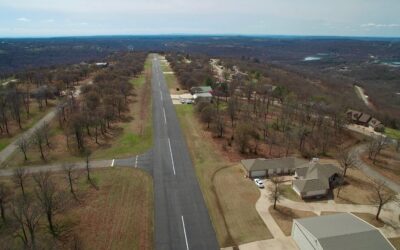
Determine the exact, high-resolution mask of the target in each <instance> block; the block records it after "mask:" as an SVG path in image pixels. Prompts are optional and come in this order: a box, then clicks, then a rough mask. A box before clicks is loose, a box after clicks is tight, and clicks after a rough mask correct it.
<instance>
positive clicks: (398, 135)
mask: <svg viewBox="0 0 400 250" xmlns="http://www.w3.org/2000/svg"><path fill="white" fill-rule="evenodd" d="M385 135H387V136H389V137H391V138H393V139H397V140H400V130H398V129H392V128H385Z"/></svg>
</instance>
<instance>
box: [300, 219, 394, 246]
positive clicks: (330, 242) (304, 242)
mask: <svg viewBox="0 0 400 250" xmlns="http://www.w3.org/2000/svg"><path fill="white" fill-rule="evenodd" d="M292 238H293V240H294V241H295V242H296V244H297V246H298V247H299V248H300V249H301V250H309V249H321V250H322V249H323V250H334V249H335V250H336V249H341V250H376V249H379V250H389V249H391V250H393V249H394V247H393V245H392V244H391V243H390V242H389V241H388V240H387V239H386V238H385V237H384V236H383V235H382V233H381V232H380V231H379V230H378V229H376V228H375V227H373V226H371V225H370V224H368V223H367V222H365V221H363V220H362V219H360V218H358V217H356V216H355V215H353V214H350V213H338V214H333V215H325V216H316V217H309V218H304V219H294V220H293V225H292Z"/></svg>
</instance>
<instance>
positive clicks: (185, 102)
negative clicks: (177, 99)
mask: <svg viewBox="0 0 400 250" xmlns="http://www.w3.org/2000/svg"><path fill="white" fill-rule="evenodd" d="M181 103H182V104H193V103H194V100H191V99H183V98H182V99H181Z"/></svg>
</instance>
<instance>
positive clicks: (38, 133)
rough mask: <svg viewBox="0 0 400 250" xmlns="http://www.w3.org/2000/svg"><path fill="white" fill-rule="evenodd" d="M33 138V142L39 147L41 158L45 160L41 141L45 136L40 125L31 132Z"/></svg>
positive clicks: (43, 140)
mask: <svg viewBox="0 0 400 250" xmlns="http://www.w3.org/2000/svg"><path fill="white" fill-rule="evenodd" d="M33 138H34V142H35V144H36V145H37V146H38V147H39V151H40V157H41V158H42V160H46V159H45V157H44V149H43V143H44V142H45V137H44V133H43V129H42V127H40V128H37V129H35V131H34V132H33Z"/></svg>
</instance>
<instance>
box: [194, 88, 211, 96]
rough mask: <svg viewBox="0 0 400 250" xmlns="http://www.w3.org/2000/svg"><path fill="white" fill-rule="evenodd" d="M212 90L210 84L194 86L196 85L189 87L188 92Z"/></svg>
mask: <svg viewBox="0 0 400 250" xmlns="http://www.w3.org/2000/svg"><path fill="white" fill-rule="evenodd" d="M212 90H213V89H212V88H211V87H210V86H196V87H192V88H190V93H191V94H192V95H194V94H199V93H211V92H212Z"/></svg>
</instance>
